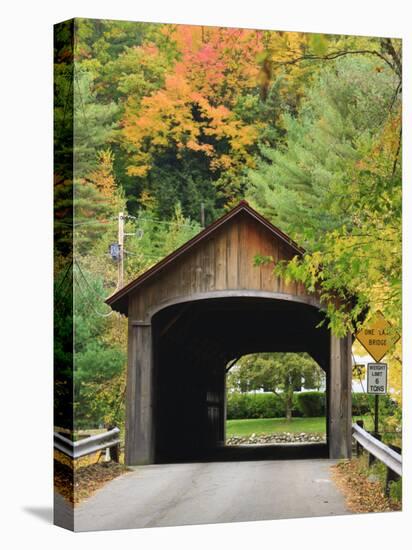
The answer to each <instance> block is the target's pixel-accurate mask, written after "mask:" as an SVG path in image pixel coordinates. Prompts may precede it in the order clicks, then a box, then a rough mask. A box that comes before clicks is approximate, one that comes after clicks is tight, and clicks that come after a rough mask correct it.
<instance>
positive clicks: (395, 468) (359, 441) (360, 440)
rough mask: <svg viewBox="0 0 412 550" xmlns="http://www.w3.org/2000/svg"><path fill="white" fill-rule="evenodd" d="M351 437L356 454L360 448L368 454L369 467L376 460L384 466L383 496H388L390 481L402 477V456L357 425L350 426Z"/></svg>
mask: <svg viewBox="0 0 412 550" xmlns="http://www.w3.org/2000/svg"><path fill="white" fill-rule="evenodd" d="M352 437H353V439H354V440H355V441H356V447H357V450H358V453H359V450H360V448H361V447H362V448H363V449H365V451H367V452H368V453H369V465H371V464H372V462H373V460H375V459H377V460H379V461H380V462H382V464H384V465H385V466H386V479H385V495H386V496H389V494H390V490H389V489H390V483H391V481H397V480H398V479H399V478H400V477H401V476H402V455H400V454H399V453H397V452H396V451H394V450H393V449H391V448H390V447H389V446H388V445H385V444H384V443H382V441H379V439H377V438H376V437H374V436H373V435H372V434H370V433H369V432H367V431H366V430H364V429H363V428H362V427H361V426H359V424H353V425H352Z"/></svg>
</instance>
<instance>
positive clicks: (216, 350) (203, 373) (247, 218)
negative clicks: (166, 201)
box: [107, 202, 352, 465]
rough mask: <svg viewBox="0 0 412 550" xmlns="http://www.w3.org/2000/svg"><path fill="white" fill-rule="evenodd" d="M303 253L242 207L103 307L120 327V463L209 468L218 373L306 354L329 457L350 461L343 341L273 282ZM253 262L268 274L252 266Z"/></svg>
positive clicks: (290, 286) (309, 299)
mask: <svg viewBox="0 0 412 550" xmlns="http://www.w3.org/2000/svg"><path fill="white" fill-rule="evenodd" d="M302 253H303V250H302V249H301V248H299V246H298V245H297V244H296V243H294V242H293V241H292V240H291V239H290V238H289V237H288V236H287V235H285V234H284V233H282V232H281V231H280V230H279V229H277V228H276V227H274V226H273V225H272V224H271V223H270V222H269V221H268V220H266V219H265V218H263V217H262V216H261V215H260V214H259V213H258V212H256V211H255V210H254V209H252V208H251V207H250V206H249V205H248V204H247V203H246V202H241V203H240V204H239V205H238V206H237V207H235V208H234V209H233V210H231V211H230V212H228V213H227V214H226V215H224V216H223V217H222V218H220V219H218V220H217V221H215V222H214V223H213V224H211V225H210V226H208V227H207V228H206V229H204V230H203V231H202V232H201V233H199V234H198V235H197V236H195V237H194V238H193V239H191V240H190V241H188V242H187V243H186V244H184V245H183V246H182V247H180V248H179V249H178V250H176V251H175V252H173V253H172V254H170V255H169V256H167V257H166V258H164V259H163V260H162V261H160V262H159V263H157V264H156V265H155V266H153V267H152V268H151V269H149V270H148V271H146V272H145V273H143V274H142V275H141V276H140V277H138V278H137V279H136V280H134V281H132V282H131V283H129V284H128V285H126V286H125V287H123V288H122V289H121V290H119V291H118V292H117V293H116V294H114V295H113V296H111V297H110V298H108V300H107V303H108V304H109V305H110V306H111V307H112V308H113V309H115V310H117V311H119V312H120V313H123V314H124V315H127V317H128V327H129V329H128V331H129V332H128V376H127V404H126V462H127V464H130V465H133V464H150V463H154V462H159V461H168V460H170V461H173V460H176V459H185V458H190V457H193V456H196V457H202V456H208V455H209V453H210V451H211V450H213V449H214V448H217V447H219V446H221V445H222V444H223V443H224V439H225V420H226V418H225V416H226V414H225V395H226V392H225V366H226V365H227V363H228V361H230V360H232V359H235V358H237V357H239V356H241V355H244V354H247V353H255V352H275V351H281V352H308V353H309V354H310V355H311V356H312V357H313V358H314V359H315V360H316V361H317V362H318V364H319V365H320V366H321V367H322V368H323V369H324V371H325V373H326V391H327V436H328V453H329V456H330V457H331V458H345V457H349V456H350V453H351V376H352V369H351V344H352V339H351V336H350V335H349V336H347V337H345V338H341V339H339V338H336V337H335V336H333V335H332V334H331V333H330V331H329V330H328V329H327V328H325V327H321V328H316V327H317V325H318V324H319V322H320V321H321V320H322V319H323V316H324V312H323V310H322V305H321V304H320V302H319V299H318V297H317V296H316V294H310V293H308V292H307V291H306V289H305V288H304V287H303V285H301V284H298V283H293V282H292V283H286V282H285V281H284V280H282V279H280V278H276V277H274V275H273V266H274V264H275V263H276V262H278V261H280V260H291V259H292V258H293V257H294V256H296V255H301V254H302ZM257 255H261V256H270V257H272V258H273V263H272V264H265V265H260V266H255V265H254V258H255V257H256V256H257Z"/></svg>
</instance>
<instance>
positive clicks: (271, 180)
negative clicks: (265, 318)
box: [249, 56, 401, 334]
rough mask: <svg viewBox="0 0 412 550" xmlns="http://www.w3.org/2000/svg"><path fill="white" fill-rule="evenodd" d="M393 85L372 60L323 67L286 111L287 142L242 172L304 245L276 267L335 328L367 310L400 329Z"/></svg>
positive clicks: (351, 324)
mask: <svg viewBox="0 0 412 550" xmlns="http://www.w3.org/2000/svg"><path fill="white" fill-rule="evenodd" d="M398 85H399V78H398V75H397V74H396V72H395V71H393V70H391V69H390V68H389V67H387V65H385V64H384V63H382V62H379V58H378V57H376V58H375V57H362V56H356V57H353V56H352V57H350V56H347V57H344V58H341V59H338V60H337V61H335V62H333V64H329V65H326V66H325V68H324V70H323V71H322V72H321V73H320V74H319V77H318V79H317V81H316V83H315V84H314V85H313V87H312V89H311V90H310V91H309V92H308V94H307V98H306V100H305V101H304V102H303V103H302V106H301V109H300V113H299V115H298V116H297V117H293V116H290V115H285V116H284V118H283V120H284V125H285V129H286V132H287V140H286V144H285V146H284V147H282V148H278V149H271V148H265V149H263V154H264V155H265V157H266V160H265V161H262V162H261V164H260V166H259V169H258V170H256V171H254V172H251V173H250V179H251V185H250V191H249V193H250V196H251V200H252V201H254V202H255V205H257V207H258V208H259V209H260V210H261V211H262V212H263V213H264V214H265V215H267V216H268V217H269V218H270V219H271V220H272V221H273V222H274V223H275V224H277V225H279V227H281V228H282V229H283V230H284V231H285V232H287V233H288V234H290V235H291V236H292V238H295V240H297V241H298V242H299V243H300V244H301V245H302V246H303V247H304V248H305V249H306V251H307V253H306V254H305V255H304V257H303V259H302V260H300V259H298V258H295V259H294V260H293V261H292V262H290V263H289V264H288V265H278V266H277V272H278V273H280V274H282V275H283V276H285V277H287V278H291V279H294V280H300V281H302V282H304V283H305V285H306V287H307V288H308V289H309V290H312V291H314V290H315V289H316V290H317V291H318V292H320V294H321V296H322V298H323V299H324V300H325V303H328V315H329V326H330V327H331V328H332V329H333V330H334V331H335V333H336V334H343V333H345V332H346V331H347V330H351V331H352V332H354V331H355V330H356V329H355V327H356V323H358V322H359V320H360V319H362V315H364V313H365V311H366V310H367V309H368V308H369V312H370V315H373V313H374V312H375V311H376V310H377V309H382V311H384V313H385V314H386V315H387V316H388V318H389V319H390V320H392V321H393V322H394V323H395V324H396V325H397V327H398V328H399V326H400V307H399V305H400V269H401V262H400V252H401V247H400V243H401V232H400V221H401V211H400V207H401V168H400V162H399V155H400V98H399V97H398V91H399V88H398ZM336 297H338V298H339V300H338V301H336V299H335V298H336ZM354 297H356V303H355V305H354V306H353V307H351V308H349V309H348V308H347V307H346V304H347V303H348V301H351V302H352V305H353V299H354Z"/></svg>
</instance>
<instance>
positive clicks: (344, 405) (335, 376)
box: [328, 334, 352, 458]
mask: <svg viewBox="0 0 412 550" xmlns="http://www.w3.org/2000/svg"><path fill="white" fill-rule="evenodd" d="M330 344H331V345H330V370H329V380H328V382H329V383H328V386H329V387H328V389H329V392H328V393H329V407H328V412H329V414H328V428H329V429H328V436H329V456H330V458H350V457H351V450H352V434H351V432H352V360H351V349H352V337H351V335H348V336H345V337H344V338H336V336H333V334H331V343H330Z"/></svg>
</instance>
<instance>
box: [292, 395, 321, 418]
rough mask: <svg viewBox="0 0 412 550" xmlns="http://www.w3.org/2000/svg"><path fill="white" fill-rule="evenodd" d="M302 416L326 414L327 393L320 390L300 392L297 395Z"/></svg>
mask: <svg viewBox="0 0 412 550" xmlns="http://www.w3.org/2000/svg"><path fill="white" fill-rule="evenodd" d="M296 399H297V405H298V409H299V410H300V411H301V413H302V416H306V417H309V416H324V414H325V394H324V393H323V392H319V391H307V392H299V393H298V394H297V396H296Z"/></svg>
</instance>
